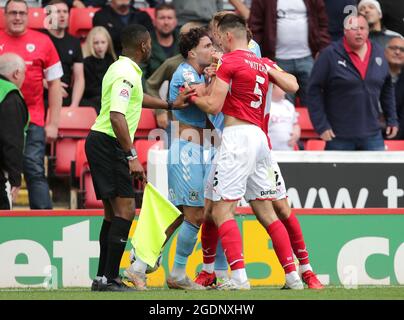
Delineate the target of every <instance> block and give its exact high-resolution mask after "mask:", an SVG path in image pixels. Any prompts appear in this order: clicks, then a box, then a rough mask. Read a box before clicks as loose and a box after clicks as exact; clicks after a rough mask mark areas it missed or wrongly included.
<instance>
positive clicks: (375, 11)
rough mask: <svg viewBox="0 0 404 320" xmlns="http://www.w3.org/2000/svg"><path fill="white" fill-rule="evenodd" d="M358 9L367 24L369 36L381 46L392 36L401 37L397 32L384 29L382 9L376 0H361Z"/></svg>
mask: <svg viewBox="0 0 404 320" xmlns="http://www.w3.org/2000/svg"><path fill="white" fill-rule="evenodd" d="M358 10H359V13H360V14H361V15H363V16H364V17H365V18H366V20H367V22H368V24H369V31H370V32H369V38H370V39H371V40H373V41H374V42H376V43H378V44H380V45H381V46H382V47H383V48H385V47H386V45H387V42H388V41H389V40H390V39H391V38H393V37H401V35H400V34H399V33H397V32H394V31H391V30H388V29H386V28H385V27H384V26H383V23H382V17H383V13H382V9H381V7H380V3H379V2H378V1H376V0H362V1H361V2H359V5H358Z"/></svg>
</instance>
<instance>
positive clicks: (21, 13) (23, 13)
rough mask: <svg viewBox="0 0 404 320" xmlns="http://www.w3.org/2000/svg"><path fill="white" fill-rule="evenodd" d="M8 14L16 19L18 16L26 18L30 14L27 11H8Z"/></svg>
mask: <svg viewBox="0 0 404 320" xmlns="http://www.w3.org/2000/svg"><path fill="white" fill-rule="evenodd" d="M6 14H7V15H9V16H14V17H16V16H17V15H20V16H21V17H25V16H27V15H28V12H26V11H7V12H6Z"/></svg>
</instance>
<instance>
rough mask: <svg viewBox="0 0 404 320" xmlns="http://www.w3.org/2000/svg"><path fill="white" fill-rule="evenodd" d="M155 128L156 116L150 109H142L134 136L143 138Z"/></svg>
mask: <svg viewBox="0 0 404 320" xmlns="http://www.w3.org/2000/svg"><path fill="white" fill-rule="evenodd" d="M156 128H157V123H156V118H155V116H154V112H153V110H151V109H142V114H141V116H140V120H139V125H138V127H137V130H136V133H135V138H136V139H144V138H147V136H148V135H149V132H150V131H151V130H153V129H156Z"/></svg>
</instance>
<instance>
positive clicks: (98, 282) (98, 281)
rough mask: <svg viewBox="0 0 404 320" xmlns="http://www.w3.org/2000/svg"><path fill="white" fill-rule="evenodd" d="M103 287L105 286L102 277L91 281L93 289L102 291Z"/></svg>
mask: <svg viewBox="0 0 404 320" xmlns="http://www.w3.org/2000/svg"><path fill="white" fill-rule="evenodd" d="M102 288H103V284H102V278H99V279H97V278H96V279H94V280H93V282H92V283H91V291H102Z"/></svg>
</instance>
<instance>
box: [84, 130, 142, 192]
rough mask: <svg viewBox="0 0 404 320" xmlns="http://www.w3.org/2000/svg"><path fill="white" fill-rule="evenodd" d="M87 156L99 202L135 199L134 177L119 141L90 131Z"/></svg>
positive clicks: (87, 140)
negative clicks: (112, 199) (114, 199)
mask: <svg viewBox="0 0 404 320" xmlns="http://www.w3.org/2000/svg"><path fill="white" fill-rule="evenodd" d="M86 155H87V160H88V164H89V166H90V171H91V176H92V178H93V184H94V190H95V194H96V196H97V199H98V200H102V199H104V200H105V199H110V198H116V197H121V198H135V192H134V186H133V177H132V176H131V175H130V174H129V166H128V161H127V160H126V158H125V154H124V151H123V150H122V148H121V146H120V144H119V143H118V140H117V139H115V138H113V137H110V136H108V135H107V134H105V133H102V132H98V131H90V134H89V135H88V137H87V139H86Z"/></svg>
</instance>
